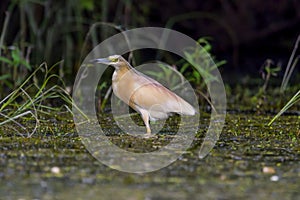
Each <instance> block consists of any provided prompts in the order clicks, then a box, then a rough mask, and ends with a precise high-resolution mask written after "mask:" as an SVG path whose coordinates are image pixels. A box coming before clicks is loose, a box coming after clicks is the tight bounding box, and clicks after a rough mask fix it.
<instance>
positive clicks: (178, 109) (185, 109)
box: [130, 81, 195, 118]
mask: <svg viewBox="0 0 300 200" xmlns="http://www.w3.org/2000/svg"><path fill="white" fill-rule="evenodd" d="M130 101H131V103H133V104H135V105H136V106H138V107H140V108H143V109H145V110H148V111H149V112H150V114H151V112H152V115H153V117H154V116H155V115H158V117H157V118H165V117H166V116H167V114H168V113H172V112H175V113H179V114H185V115H194V114H195V109H194V108H193V106H191V105H190V104H189V103H188V102H186V101H185V100H183V99H182V98H181V97H179V96H178V95H176V94H175V93H173V92H172V91H170V90H169V89H167V88H165V87H164V86H163V85H161V84H160V83H158V82H156V81H155V82H148V83H147V84H142V85H141V86H140V87H139V88H138V89H137V90H136V91H135V92H134V93H133V94H132V96H131V99H130ZM159 116H161V117H159ZM163 116H164V117H163Z"/></svg>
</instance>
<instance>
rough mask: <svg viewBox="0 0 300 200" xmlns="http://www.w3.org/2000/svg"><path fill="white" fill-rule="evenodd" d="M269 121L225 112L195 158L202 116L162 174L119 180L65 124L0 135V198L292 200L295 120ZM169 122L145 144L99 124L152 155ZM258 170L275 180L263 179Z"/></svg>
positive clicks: (298, 152)
mask: <svg viewBox="0 0 300 200" xmlns="http://www.w3.org/2000/svg"><path fill="white" fill-rule="evenodd" d="M106 117H108V118H109V115H108V116H106ZM271 118H272V115H269V114H264V115H257V114H256V113H252V112H250V113H247V112H245V113H243V112H229V114H228V115H227V118H226V125H225V127H224V129H223V132H222V134H221V136H220V139H219V140H218V141H217V143H216V146H215V147H214V149H213V150H212V151H211V152H210V154H209V155H208V156H207V157H206V158H205V159H199V158H198V151H199V147H200V144H201V142H202V138H203V137H204V135H205V130H206V129H207V126H208V121H209V115H208V114H205V113H203V115H202V116H201V119H200V120H201V121H200V122H201V123H200V129H199V131H198V133H197V136H196V138H195V140H194V142H193V144H192V146H191V147H190V148H189V149H188V150H186V152H183V154H182V156H180V157H179V158H178V160H177V161H176V162H174V163H172V164H171V165H169V166H168V167H165V168H163V169H161V170H159V171H155V172H151V173H146V174H128V173H123V172H119V171H116V170H113V169H110V168H109V167H107V166H105V165H103V164H101V163H100V162H98V161H97V160H96V159H95V158H94V157H92V156H91V154H89V152H88V151H87V150H86V148H85V147H84V145H83V144H82V142H81V138H80V137H79V136H78V135H77V134H76V131H75V127H74V125H73V124H72V121H68V122H61V121H57V122H56V123H55V125H53V123H49V124H47V123H45V124H44V127H42V128H40V129H39V132H37V133H36V134H35V135H34V136H33V137H31V138H23V137H20V136H13V137H12V136H11V135H12V134H11V133H7V132H6V130H5V129H2V137H1V138H0V142H1V146H0V149H1V153H0V178H1V182H0V198H1V199H11V198H13V199H17V198H19V199H33V198H37V199H53V198H54V197H55V198H57V199H66V198H67V199H70V198H72V199H86V198H91V199H97V198H98V199H99V197H100V196H101V197H102V199H145V198H150V199H232V198H249V199H252V198H260V199H265V198H272V199H282V198H284V199H286V198H288V199H297V198H299V197H300V193H299V186H300V182H299V178H300V167H299V166H300V165H299V164H300V144H299V127H300V120H299V116H296V115H286V116H282V117H281V118H279V119H278V120H277V121H276V122H275V123H274V124H272V126H267V125H266V124H267V123H268V122H269V120H270V119H271ZM137 120H140V119H137ZM107 121H108V119H107ZM100 123H103V121H102V122H100ZM168 123H169V124H167V125H166V126H165V127H164V129H163V130H162V132H161V133H159V134H158V135H157V136H156V137H154V138H151V139H147V140H143V139H138V140H137V139H136V138H134V137H132V136H128V135H127V134H125V133H122V134H120V130H118V129H117V127H115V125H114V124H108V123H107V124H105V129H107V130H110V131H108V134H107V137H108V138H109V139H110V141H111V142H113V143H114V144H115V145H117V146H119V147H120V148H123V149H125V150H128V151H132V152H151V151H155V150H157V149H159V148H161V147H163V146H164V145H166V144H168V142H170V141H171V140H172V138H173V137H174V134H172V129H174V130H177V124H176V123H174V124H172V121H169V122H168ZM110 127H111V129H110ZM7 130H9V129H7ZM264 167H269V168H271V169H272V170H274V173H272V174H268V173H265V172H264V171H263V168H264Z"/></svg>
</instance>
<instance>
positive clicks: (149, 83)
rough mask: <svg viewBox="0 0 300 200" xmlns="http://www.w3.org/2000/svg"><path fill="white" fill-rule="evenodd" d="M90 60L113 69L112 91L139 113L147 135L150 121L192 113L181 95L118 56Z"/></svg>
mask: <svg viewBox="0 0 300 200" xmlns="http://www.w3.org/2000/svg"><path fill="white" fill-rule="evenodd" d="M92 62H94V63H102V64H106V65H112V66H113V67H114V68H115V71H114V73H113V76H112V89H113V92H114V94H115V95H116V96H117V97H118V98H119V99H121V100H122V101H124V102H125V103H126V104H128V105H129V106H130V107H131V108H133V109H134V110H135V111H137V112H138V113H140V115H141V117H142V119H143V121H144V123H145V125H146V130H147V134H151V129H150V125H149V120H150V121H156V120H158V119H166V118H168V116H169V115H170V114H171V113H178V114H182V115H194V114H195V113H196V111H195V109H194V107H193V106H191V105H190V104H189V103H188V102H186V101H185V100H183V99H182V98H181V97H179V96H178V95H176V94H175V93H173V92H172V91H170V90H169V89H167V88H166V87H164V86H163V85H161V84H160V83H159V82H157V81H155V80H153V79H152V78H150V77H148V76H146V75H144V74H142V73H141V72H139V71H137V70H135V69H134V68H133V67H132V66H131V65H130V64H129V63H128V62H127V61H126V60H125V59H124V58H123V57H122V56H120V55H113V56H109V57H108V58H99V59H95V60H92Z"/></svg>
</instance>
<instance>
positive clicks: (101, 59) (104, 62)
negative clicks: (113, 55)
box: [90, 58, 111, 65]
mask: <svg viewBox="0 0 300 200" xmlns="http://www.w3.org/2000/svg"><path fill="white" fill-rule="evenodd" d="M90 62H91V63H101V64H106V65H109V64H110V62H111V61H110V60H109V59H108V58H97V59H93V60H90Z"/></svg>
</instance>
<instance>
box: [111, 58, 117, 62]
mask: <svg viewBox="0 0 300 200" xmlns="http://www.w3.org/2000/svg"><path fill="white" fill-rule="evenodd" d="M110 60H111V62H118V61H119V58H111V59H110Z"/></svg>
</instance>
